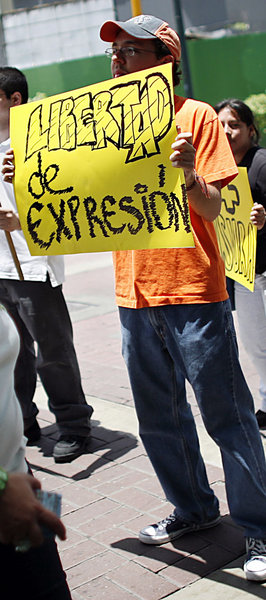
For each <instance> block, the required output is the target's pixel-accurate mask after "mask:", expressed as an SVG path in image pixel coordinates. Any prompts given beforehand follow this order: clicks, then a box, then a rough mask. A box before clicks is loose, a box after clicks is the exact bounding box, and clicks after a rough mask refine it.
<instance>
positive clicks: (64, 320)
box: [0, 277, 93, 437]
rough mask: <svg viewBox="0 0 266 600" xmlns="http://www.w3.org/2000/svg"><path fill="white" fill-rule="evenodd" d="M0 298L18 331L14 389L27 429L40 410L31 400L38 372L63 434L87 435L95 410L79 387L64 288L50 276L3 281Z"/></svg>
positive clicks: (1, 280) (0, 282)
mask: <svg viewBox="0 0 266 600" xmlns="http://www.w3.org/2000/svg"><path fill="white" fill-rule="evenodd" d="M0 302H2V304H3V305H4V306H5V307H6V309H7V311H8V312H9V314H10V316H11V317H12V318H13V320H14V321H15V323H16V326H17V329H18V331H19V334H20V352H19V355H18V359H17V362H16V367H15V391H16V394H17V397H18V400H19V402H20V405H21V408H22V413H23V418H24V426H25V428H27V427H30V425H32V423H33V422H34V420H35V417H36V415H37V414H38V408H37V406H36V404H35V403H34V402H33V397H34V393H35V388H36V381H37V373H38V374H39V376H40V379H41V382H42V384H43V387H44V389H45V391H46V393H47V396H48V406H49V409H50V410H51V412H52V413H54V415H55V417H56V421H57V425H58V428H59V431H60V433H62V434H72V435H77V436H80V437H86V436H87V435H88V433H89V431H90V417H91V415H92V412H93V408H92V407H91V406H90V405H89V404H87V402H86V399H85V395H84V392H83V389H82V386H81V377H80V371H79V366H78V361H77V356H76V352H75V348H74V344H73V331H72V324H71V320H70V317H69V313H68V309H67V305H66V302H65V298H64V296H63V292H62V286H61V285H59V286H57V287H52V285H51V283H50V280H49V277H48V278H47V281H44V282H42V281H19V280H12V279H0ZM34 342H36V343H37V347H38V352H37V356H36V353H35V345H34Z"/></svg>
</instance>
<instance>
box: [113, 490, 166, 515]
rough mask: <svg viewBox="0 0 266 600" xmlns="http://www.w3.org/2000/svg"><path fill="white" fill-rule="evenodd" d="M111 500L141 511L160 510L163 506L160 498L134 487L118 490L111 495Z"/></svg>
mask: <svg viewBox="0 0 266 600" xmlns="http://www.w3.org/2000/svg"><path fill="white" fill-rule="evenodd" d="M112 498H113V500H116V501H117V502H120V504H125V505H127V506H132V507H133V508H136V509H138V510H142V511H145V510H150V511H152V510H153V509H154V510H160V508H161V506H162V505H164V500H161V498H158V497H157V496H153V495H152V494H149V493H148V492H144V491H143V490H139V489H138V488H135V487H129V488H125V489H122V490H119V491H118V492H117V493H115V494H112Z"/></svg>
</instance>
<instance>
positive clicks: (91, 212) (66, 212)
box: [27, 153, 191, 250]
mask: <svg viewBox="0 0 266 600" xmlns="http://www.w3.org/2000/svg"><path fill="white" fill-rule="evenodd" d="M158 168H159V185H158V187H159V188H162V187H164V183H165V178H164V174H165V167H164V165H162V164H161V165H158ZM58 171H59V167H58V166H57V165H55V164H52V165H49V166H48V167H47V168H46V170H45V171H44V172H43V171H42V165H41V156H40V153H39V155H38V171H36V172H34V173H33V174H32V175H31V177H30V179H29V182H28V191H29V193H30V195H31V196H32V197H33V198H34V202H33V203H32V204H31V206H30V208H29V210H28V213H27V225H28V231H29V234H30V236H31V238H32V240H33V241H34V243H35V244H37V245H38V246H39V248H42V249H46V250H48V249H49V248H50V246H51V244H52V243H53V242H57V243H58V244H60V243H61V241H62V237H63V236H64V237H65V238H66V239H67V240H71V239H72V238H73V239H74V240H76V241H78V240H79V239H80V238H81V237H82V236H89V237H90V238H91V239H93V238H100V237H102V238H110V237H111V236H117V235H121V234H122V233H123V231H124V230H125V229H127V231H128V233H129V234H130V235H132V236H135V235H137V234H138V232H139V231H141V230H142V228H143V227H146V230H147V232H148V233H149V234H150V233H152V232H153V231H154V230H155V229H158V230H166V229H170V228H171V227H174V231H175V232H177V231H179V229H180V217H181V219H182V222H183V227H184V230H185V231H186V233H190V231H191V227H190V220H189V208H188V203H187V195H186V187H185V185H181V192H182V197H181V198H178V196H177V195H176V194H175V193H174V192H170V193H169V194H166V193H165V192H164V191H163V190H162V189H158V190H155V191H149V190H148V186H147V185H146V184H145V183H136V184H135V185H134V197H133V196H132V195H128V196H123V197H122V198H119V199H116V198H114V196H112V195H106V196H104V198H102V199H101V200H100V201H96V200H95V198H93V197H92V196H86V197H85V198H82V199H80V198H79V196H77V195H76V194H75V193H73V191H74V189H73V187H72V186H69V187H68V188H64V189H55V187H54V184H53V182H54V181H55V179H56V176H57V174H58ZM37 184H38V185H37ZM47 193H49V195H50V198H51V200H50V201H49V200H47ZM66 194H67V195H69V197H67V199H65V196H66ZM44 195H45V196H46V200H45V201H42V197H43V196H44ZM59 196H60V197H59ZM62 196H63V197H62ZM57 197H58V199H57ZM84 223H85V227H84ZM43 224H45V227H46V229H45V230H46V232H47V233H46V236H47V238H46V239H43V238H42V237H41V234H40V231H41V226H42V225H43ZM47 224H49V226H48V227H47Z"/></svg>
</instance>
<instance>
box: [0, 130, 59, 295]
mask: <svg viewBox="0 0 266 600" xmlns="http://www.w3.org/2000/svg"><path fill="white" fill-rule="evenodd" d="M9 148H10V140H5V141H4V142H2V144H0V164H1V168H2V162H3V158H4V155H5V153H6V151H7V150H8V149H9ZM0 203H1V206H2V208H7V209H11V210H12V211H14V212H16V213H17V212H18V209H17V205H16V200H15V195H14V190H13V185H12V184H11V183H6V182H5V181H3V176H2V173H1V174H0ZM11 236H12V240H13V243H14V246H15V248H16V252H17V255H18V259H19V262H20V265H21V269H22V272H23V275H24V279H25V281H46V277H47V273H48V274H49V276H50V280H51V284H52V286H53V287H55V286H57V285H59V284H61V283H63V281H64V258H63V256H31V254H30V252H29V249H28V246H27V242H26V239H25V236H24V234H23V232H22V231H21V230H16V231H12V233H11ZM0 279H19V276H18V273H17V269H16V267H15V264H14V261H13V258H12V255H11V252H10V249H9V246H8V243H7V240H6V235H5V232H4V231H3V230H0Z"/></svg>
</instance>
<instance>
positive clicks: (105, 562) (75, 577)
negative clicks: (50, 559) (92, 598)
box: [66, 551, 125, 589]
mask: <svg viewBox="0 0 266 600" xmlns="http://www.w3.org/2000/svg"><path fill="white" fill-rule="evenodd" d="M124 565H125V559H124V558H123V557H121V556H119V555H118V554H115V552H110V551H106V552H103V553H102V554H99V555H97V556H93V557H92V558H91V559H89V560H84V561H83V562H81V563H79V564H78V565H75V566H74V567H71V568H70V569H67V570H66V573H67V579H68V583H69V585H70V586H71V589H75V588H76V587H78V586H81V585H82V584H84V583H87V582H88V581H91V580H92V579H96V577H99V576H100V575H104V574H106V573H109V572H112V573H113V572H114V571H115V570H116V569H117V568H118V567H119V571H121V567H122V566H124Z"/></svg>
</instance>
